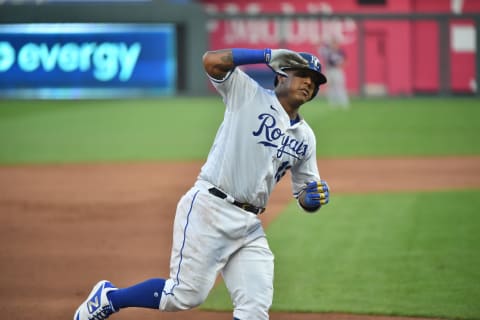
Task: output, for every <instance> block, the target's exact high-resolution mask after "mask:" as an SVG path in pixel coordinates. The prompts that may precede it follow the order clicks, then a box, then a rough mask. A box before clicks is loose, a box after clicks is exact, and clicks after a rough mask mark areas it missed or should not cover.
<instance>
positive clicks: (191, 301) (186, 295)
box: [160, 289, 208, 311]
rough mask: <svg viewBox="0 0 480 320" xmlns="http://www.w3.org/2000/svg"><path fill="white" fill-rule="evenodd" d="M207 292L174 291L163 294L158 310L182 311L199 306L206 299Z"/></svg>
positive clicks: (191, 290)
mask: <svg viewBox="0 0 480 320" xmlns="http://www.w3.org/2000/svg"><path fill="white" fill-rule="evenodd" d="M207 295H208V292H204V291H201V290H193V289H189V290H174V291H173V292H172V293H170V294H164V295H163V296H162V299H161V300H160V309H161V310H164V311H183V310H189V309H193V308H195V307H198V306H199V305H201V304H202V303H203V302H204V301H205V299H206V298H207Z"/></svg>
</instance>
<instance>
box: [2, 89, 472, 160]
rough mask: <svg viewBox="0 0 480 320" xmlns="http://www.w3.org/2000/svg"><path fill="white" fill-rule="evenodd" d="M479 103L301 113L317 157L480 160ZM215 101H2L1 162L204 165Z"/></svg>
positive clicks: (396, 102) (216, 118)
mask: <svg viewBox="0 0 480 320" xmlns="http://www.w3.org/2000/svg"><path fill="white" fill-rule="evenodd" d="M478 103H479V100H478V99H467V98H464V99H440V98H435V99H390V100H386V99H378V100H358V101H355V102H354V107H353V108H352V109H351V110H349V111H347V112H343V111H341V110H334V109H331V108H329V107H327V106H326V105H325V102H324V101H323V100H321V99H318V100H315V101H314V102H311V103H309V104H308V105H305V106H304V107H303V108H302V114H303V115H304V116H305V118H306V119H307V121H308V123H309V124H310V125H311V126H312V128H313V129H314V130H315V131H316V134H317V153H318V155H319V156H320V157H357V156H400V155H402V156H404V155H406V156H409V155H411V156H415V155H452V154H457V155H472V154H480V143H478V137H479V136H480V122H479V121H478V119H480V108H478V107H477V105H478ZM223 111H224V107H223V105H222V102H221V99H220V98H218V97H206V98H178V99H170V98H166V99H158V100H108V101H0V146H1V151H0V163H4V164H15V163H61V162H98V161H105V162H108V161H112V162H113V161H138V160H202V159H204V158H205V157H206V156H207V154H208V151H209V149H210V146H211V143H212V142H213V138H214V136H215V132H216V130H217V128H218V126H219V124H220V123H221V120H222V117H223Z"/></svg>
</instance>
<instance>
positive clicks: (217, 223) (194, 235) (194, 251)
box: [74, 49, 329, 320]
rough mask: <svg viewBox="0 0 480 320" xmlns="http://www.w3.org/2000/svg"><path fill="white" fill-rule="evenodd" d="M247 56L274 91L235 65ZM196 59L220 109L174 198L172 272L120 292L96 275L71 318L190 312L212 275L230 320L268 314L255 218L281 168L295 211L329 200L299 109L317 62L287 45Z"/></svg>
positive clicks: (269, 264)
mask: <svg viewBox="0 0 480 320" xmlns="http://www.w3.org/2000/svg"><path fill="white" fill-rule="evenodd" d="M254 63H266V64H267V65H268V66H270V67H271V69H273V71H274V72H275V73H276V75H275V79H274V84H275V88H274V90H267V89H265V88H263V87H261V86H260V85H259V84H258V83H257V82H255V81H254V80H253V79H252V78H250V77H249V76H248V75H247V74H246V73H244V72H243V71H242V70H240V68H237V66H241V65H245V64H254ZM203 64H204V67H205V70H206V72H207V74H208V77H209V78H210V80H211V82H212V83H213V85H214V86H215V88H216V89H217V91H218V92H219V94H220V95H221V96H222V98H223V101H224V103H225V105H226V111H225V117H224V120H223V123H222V124H221V126H220V128H219V130H218V132H217V135H216V137H215V141H214V143H213V146H212V148H211V150H210V153H209V155H208V159H207V161H206V163H205V164H204V166H203V167H202V169H201V171H200V174H199V175H198V179H197V180H196V182H195V184H194V186H193V187H192V188H191V189H190V190H189V191H188V192H187V193H186V194H185V195H183V197H182V198H181V199H180V201H179V203H178V206H177V211H176V216H175V222H174V227H173V245H172V251H171V260H170V277H169V278H168V279H161V278H154V279H149V280H146V281H144V282H142V283H139V284H136V285H134V286H131V287H128V288H122V289H120V288H117V287H115V286H114V285H113V284H112V283H111V282H109V281H107V280H103V281H100V282H98V283H97V284H96V285H95V286H94V288H93V290H92V291H91V293H90V294H89V296H88V298H87V299H86V300H85V301H84V302H83V303H82V304H81V305H80V306H79V308H78V309H77V311H76V312H75V315H74V320H87V319H106V318H108V317H109V316H110V315H111V314H113V313H115V312H119V311H120V310H121V309H123V308H127V307H141V308H153V309H159V310H161V311H180V310H187V309H191V308H194V307H196V306H198V305H200V304H201V303H202V302H203V301H204V300H205V299H206V298H207V295H208V293H209V292H210V290H211V289H212V287H213V285H214V283H215V280H216V278H217V275H218V274H219V273H221V275H222V276H223V279H224V281H225V284H226V286H227V288H228V291H229V292H230V296H231V299H232V302H233V305H234V311H233V317H234V319H237V320H252V319H268V311H269V308H270V306H271V304H272V298H273V267H274V266H273V254H272V252H271V250H270V248H269V245H268V242H267V239H266V236H265V232H264V230H263V227H262V225H261V221H260V219H259V215H260V214H261V213H262V212H264V210H265V206H266V205H267V202H268V198H269V196H270V194H271V192H272V190H273V188H274V187H275V185H276V184H277V183H278V182H279V181H280V179H281V178H282V177H283V176H284V175H285V173H286V172H287V171H288V170H290V171H291V180H292V191H293V195H294V197H295V198H297V199H298V204H299V205H300V207H301V208H303V209H304V210H306V211H308V212H315V211H317V210H318V209H319V208H320V207H322V206H323V205H325V204H327V203H328V201H329V188H328V185H327V183H326V182H325V181H324V180H321V179H320V176H319V172H318V168H317V161H316V155H315V152H316V140H315V135H314V133H313V131H312V129H311V128H310V127H309V126H308V124H307V123H306V122H305V120H304V119H303V118H302V117H301V116H300V114H299V108H300V106H302V105H303V104H304V103H306V102H308V101H310V100H312V99H313V98H314V97H315V95H316V94H317V92H318V89H319V86H320V85H321V84H324V83H326V81H327V79H326V78H325V76H324V75H323V74H322V72H321V65H320V62H319V60H318V59H317V58H316V57H315V56H314V55H311V54H309V53H297V52H294V51H290V50H286V49H265V50H256V49H226V50H219V51H209V52H206V53H205V54H204V56H203Z"/></svg>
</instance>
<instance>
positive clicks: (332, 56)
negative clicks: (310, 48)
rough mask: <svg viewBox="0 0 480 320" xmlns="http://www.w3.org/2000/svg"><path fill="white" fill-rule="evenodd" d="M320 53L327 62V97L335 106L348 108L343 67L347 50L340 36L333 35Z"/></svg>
mask: <svg viewBox="0 0 480 320" xmlns="http://www.w3.org/2000/svg"><path fill="white" fill-rule="evenodd" d="M320 54H321V55H322V57H323V61H324V62H325V63H326V66H327V68H326V73H327V77H328V85H327V99H328V103H329V104H330V105H331V106H334V107H341V108H345V109H346V108H348V106H349V104H350V102H349V99H348V93H347V88H346V81H345V73H344V71H343V67H344V65H345V61H346V55H345V51H344V50H343V49H342V48H341V46H340V41H339V39H338V38H336V37H333V38H332V39H331V40H330V41H328V42H327V43H326V44H325V45H323V46H322V47H321V48H320Z"/></svg>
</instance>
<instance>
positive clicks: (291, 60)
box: [266, 49, 308, 77]
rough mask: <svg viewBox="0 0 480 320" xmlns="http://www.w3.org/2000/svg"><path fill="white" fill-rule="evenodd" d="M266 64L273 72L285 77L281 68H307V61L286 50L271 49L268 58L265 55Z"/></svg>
mask: <svg viewBox="0 0 480 320" xmlns="http://www.w3.org/2000/svg"><path fill="white" fill-rule="evenodd" d="M267 50H268V49H267ZM266 63H267V65H268V66H269V67H270V68H271V69H272V70H273V71H274V72H276V73H278V74H280V75H282V76H285V77H286V76H287V74H286V73H285V72H284V71H282V68H308V61H307V60H305V59H304V58H303V57H302V56H301V55H300V54H298V53H297V52H295V51H292V50H288V49H271V50H270V57H268V53H267V58H266Z"/></svg>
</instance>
